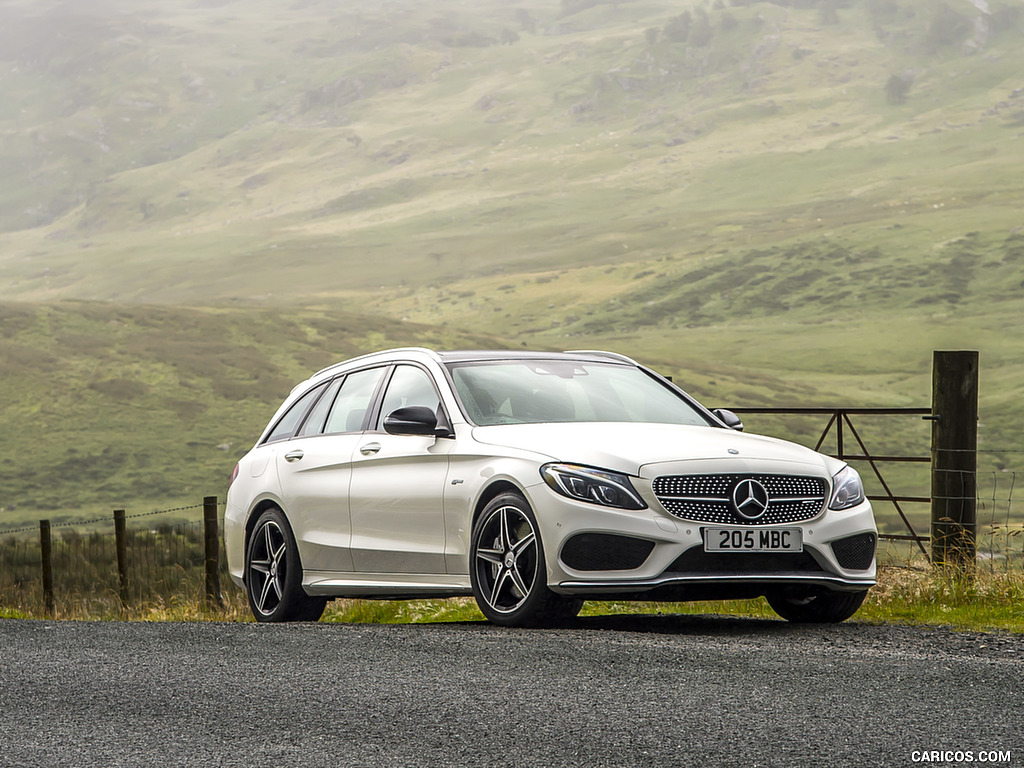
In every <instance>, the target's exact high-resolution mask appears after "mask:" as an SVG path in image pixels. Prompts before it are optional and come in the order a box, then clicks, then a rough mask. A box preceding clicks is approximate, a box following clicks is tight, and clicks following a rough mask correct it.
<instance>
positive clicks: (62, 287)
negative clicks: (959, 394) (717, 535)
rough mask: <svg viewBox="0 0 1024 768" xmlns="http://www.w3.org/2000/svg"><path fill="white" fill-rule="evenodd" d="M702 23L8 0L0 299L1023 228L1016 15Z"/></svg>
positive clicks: (576, 5)
mask: <svg viewBox="0 0 1024 768" xmlns="http://www.w3.org/2000/svg"><path fill="white" fill-rule="evenodd" d="M685 7H686V6H685V4H683V5H677V4H671V5H668V4H662V3H653V2H641V1H640V0H634V1H633V2H625V1H618V2H602V1H599V0H562V2H554V0H538V1H537V2H534V3H530V4H528V5H527V4H524V5H521V6H509V5H507V4H504V3H498V2H496V0H483V1H482V2H480V3H474V4H472V5H468V6H467V5H466V4H464V3H461V2H458V1H457V0H430V1H429V2H427V0H419V1H414V0H409V1H408V2H402V3H398V2H395V3H384V4H381V3H377V2H370V0H355V1H354V2H351V3H345V4H343V5H338V4H337V3H334V2H329V1H328V0H319V1H316V0H310V1H308V2H303V3H295V4H291V5H288V6H284V5H281V4H280V3H273V2H269V1H268V0H234V2H224V1H223V0H217V1H216V2H214V1H211V0H208V1H207V2H200V3H196V4H191V5H189V6H187V7H186V6H182V5H181V4H180V3H176V2H172V0H142V2H137V1H135V2H127V0H103V2H99V3H91V4H89V5H88V6H87V7H86V6H81V5H80V4H75V3H71V2H50V3H39V2H35V1H34V0H4V2H3V3H2V4H0V13H2V15H3V18H4V24H3V26H2V29H3V32H2V33H0V34H2V36H3V39H2V40H0V43H2V44H0V51H2V54H0V55H2V56H3V57H4V58H5V59H6V62H5V64H6V72H5V73H4V76H3V78H2V79H0V103H2V104H3V105H4V106H3V108H2V110H0V133H2V135H3V137H4V141H3V148H2V159H0V165H2V168H3V171H4V173H3V175H2V180H0V231H3V232H4V233H5V234H3V235H2V237H0V296H3V297H6V298H15V297H16V298H21V299H31V300H38V299H50V298H69V297H74V298H87V299H106V300H131V301H159V302H192V303H195V302H206V301H211V300H221V299H224V298H246V299H253V298H260V299H263V298H265V297H266V296H267V294H268V293H273V296H274V297H275V298H291V299H302V300H305V299H308V298H309V297H311V296H322V295H325V294H331V293H334V292H338V291H344V290H350V289H352V288H359V289H362V290H374V289H376V288H377V287H378V286H380V285H395V284H397V283H402V282H404V283H406V284H411V285H418V284H422V283H425V282H429V281H446V282H447V281H451V280H456V279H460V278H461V277H463V276H465V275H467V274H471V275H479V274H486V273H493V272H495V271H499V270H501V271H504V272H506V273H517V272H521V271H527V272H530V271H533V270H537V269H547V268H551V267H559V268H574V267H578V266H581V265H593V264H614V263H617V262H618V261H620V260H622V259H623V258H631V257H634V256H636V255H638V254H639V255H641V256H644V257H659V256H662V257H672V258H673V259H676V260H679V261H682V262H685V263H684V264H682V265H681V266H683V267H687V268H688V267H689V263H691V262H693V261H695V260H703V259H704V258H705V256H706V255H707V254H708V253H709V252H711V253H714V252H718V251H721V250H726V251H729V252H735V251H737V250H747V249H750V248H764V247H771V246H780V247H789V246H792V245H794V244H795V245H796V247H797V248H798V249H799V248H803V247H804V246H805V244H806V243H807V242H815V243H816V242H819V241H820V240H821V239H822V238H825V237H828V238H829V239H830V240H831V241H839V242H841V243H842V244H843V245H846V246H847V247H849V246H850V245H851V244H852V246H853V247H864V248H868V247H874V246H878V247H881V248H883V252H884V253H889V252H893V251H895V252H896V253H898V254H899V255H901V256H902V255H903V253H904V252H907V251H909V252H911V253H912V254H913V255H914V257H915V258H916V257H922V258H924V257H926V254H927V252H928V251H929V249H931V248H932V247H934V246H935V245H937V244H939V243H942V242H945V241H946V240H949V239H951V238H955V237H961V236H964V235H965V234H967V233H968V232H973V231H982V232H984V233H986V234H991V235H993V236H996V237H999V238H1005V237H1007V236H1008V235H1010V234H1011V233H1012V230H1014V229H1015V228H1017V227H1020V226H1021V224H1022V223H1024V222H1022V221H1021V218H1020V213H1019V211H1020V209H1021V205H1020V204H1021V202H1022V201H1021V198H1022V190H1021V186H1022V185H1021V180H1020V174H1019V173H1018V172H1017V169H1018V168H1019V167H1020V161H1021V159H1022V157H1021V149H1020V148H1021V142H1020V140H1019V139H1020V136H1021V135H1022V133H1024V96H1022V94H1024V77H1022V76H1021V75H1020V73H1021V71H1022V70H1024V46H1022V45H1021V42H1022V40H1024V32H1022V30H1024V14H1022V13H1021V9H1020V8H1019V7H1018V6H1017V5H1016V4H1011V3H1009V2H993V3H991V4H989V7H990V13H988V14H984V13H982V12H981V11H979V10H977V9H976V8H975V6H974V5H973V4H971V3H968V2H967V1H966V0H958V2H952V0H950V2H946V3H933V2H925V1H924V0H863V1H860V2H853V1H852V0H848V1H847V2H827V3H825V2H821V3H812V2H806V1H805V2H799V3H792V4H783V3H767V2H747V0H744V2H735V3H732V5H731V7H728V8H727V7H725V5H724V3H722V2H716V3H715V4H714V6H710V5H707V4H696V5H694V6H693V8H692V10H687V11H685V12H684V13H680V10H681V9H682V8H685ZM894 83H895V85H894Z"/></svg>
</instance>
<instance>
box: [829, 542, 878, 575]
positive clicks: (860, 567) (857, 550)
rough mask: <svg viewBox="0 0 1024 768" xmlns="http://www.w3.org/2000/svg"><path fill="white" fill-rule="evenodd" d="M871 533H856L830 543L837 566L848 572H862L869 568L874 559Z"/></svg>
mask: <svg viewBox="0 0 1024 768" xmlns="http://www.w3.org/2000/svg"><path fill="white" fill-rule="evenodd" d="M876 541H877V537H876V536H875V534H873V533H858V534H857V535H856V536H847V537H846V538H845V539H839V540H838V541H833V542H832V552H833V554H835V556H836V560H838V561H839V565H840V566H842V567H843V568H846V569H847V570H850V571H864V570H867V569H868V568H870V567H871V563H872V561H874V559H875V542H876Z"/></svg>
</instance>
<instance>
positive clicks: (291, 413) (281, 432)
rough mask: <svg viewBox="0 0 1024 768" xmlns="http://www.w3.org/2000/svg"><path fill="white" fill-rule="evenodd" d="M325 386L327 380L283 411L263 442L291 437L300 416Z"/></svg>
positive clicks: (303, 414)
mask: <svg viewBox="0 0 1024 768" xmlns="http://www.w3.org/2000/svg"><path fill="white" fill-rule="evenodd" d="M326 386H327V382H324V383H323V384H321V385H320V386H318V387H314V388H313V389H311V390H309V392H307V393H306V394H304V395H303V396H302V397H300V398H299V399H298V400H296V401H295V402H294V403H293V404H292V407H291V408H289V409H288V410H287V411H285V414H284V416H282V417H281V420H280V421H278V422H277V426H275V427H274V429H273V431H272V432H271V433H270V434H269V435H268V436H267V439H266V440H265V441H264V442H267V443H272V442H274V441H275V440H285V439H287V438H289V437H291V436H292V435H293V434H294V432H295V427H297V426H298V424H299V422H300V421H302V417H303V416H305V415H306V411H308V410H309V406H311V405H312V404H313V402H314V401H315V400H316V399H317V397H319V396H320V393H321V392H323V391H324V387H326Z"/></svg>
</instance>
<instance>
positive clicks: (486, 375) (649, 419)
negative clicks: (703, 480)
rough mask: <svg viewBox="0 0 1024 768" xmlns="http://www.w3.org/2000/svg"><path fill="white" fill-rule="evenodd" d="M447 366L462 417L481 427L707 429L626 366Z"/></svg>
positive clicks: (683, 404) (680, 402)
mask: <svg viewBox="0 0 1024 768" xmlns="http://www.w3.org/2000/svg"><path fill="white" fill-rule="evenodd" d="M449 368H450V370H451V374H452V380H453V381H454V382H455V391H456V393H457V394H458V396H459V398H460V400H461V401H462V405H463V407H464V409H465V412H466V415H467V416H468V417H469V419H470V421H472V422H473V423H474V424H477V425H479V426H482V427H483V426H494V425H497V424H539V423H545V422H569V421H626V422H642V423H655V424H690V425H696V426H702V427H706V426H709V425H710V422H709V421H708V419H706V418H705V417H704V416H703V415H701V413H700V412H699V411H698V410H697V409H696V408H694V407H693V406H692V405H690V404H689V403H688V402H687V401H686V400H684V399H683V398H682V397H680V396H679V395H678V394H676V393H675V392H673V391H672V390H670V389H669V388H668V387H666V386H664V385H663V384H661V383H660V382H658V381H657V380H655V379H654V378H652V377H651V376H648V375H647V374H646V373H644V372H643V371H641V370H640V369H639V368H634V367H633V366H630V365H616V364H613V363H608V364H605V363H580V362H575V361H562V360H515V361H501V362H497V363H494V362H478V363H453V364H451V365H450V366H449Z"/></svg>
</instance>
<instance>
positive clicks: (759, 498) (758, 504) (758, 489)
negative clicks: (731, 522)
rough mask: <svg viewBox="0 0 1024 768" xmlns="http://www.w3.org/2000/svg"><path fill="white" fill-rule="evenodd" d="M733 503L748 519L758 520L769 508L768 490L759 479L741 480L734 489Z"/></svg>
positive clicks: (738, 511) (741, 514)
mask: <svg viewBox="0 0 1024 768" xmlns="http://www.w3.org/2000/svg"><path fill="white" fill-rule="evenodd" d="M732 505H733V507H735V508H736V512H737V514H739V516H740V517H743V518H746V519H747V520H757V518H759V517H761V515H763V514H764V513H765V512H766V511H767V510H768V491H766V490H765V487H764V486H763V485H761V484H760V483H759V482H757V480H752V479H747V480H741V481H740V482H738V483H737V484H736V487H735V488H734V489H733V491H732Z"/></svg>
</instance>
